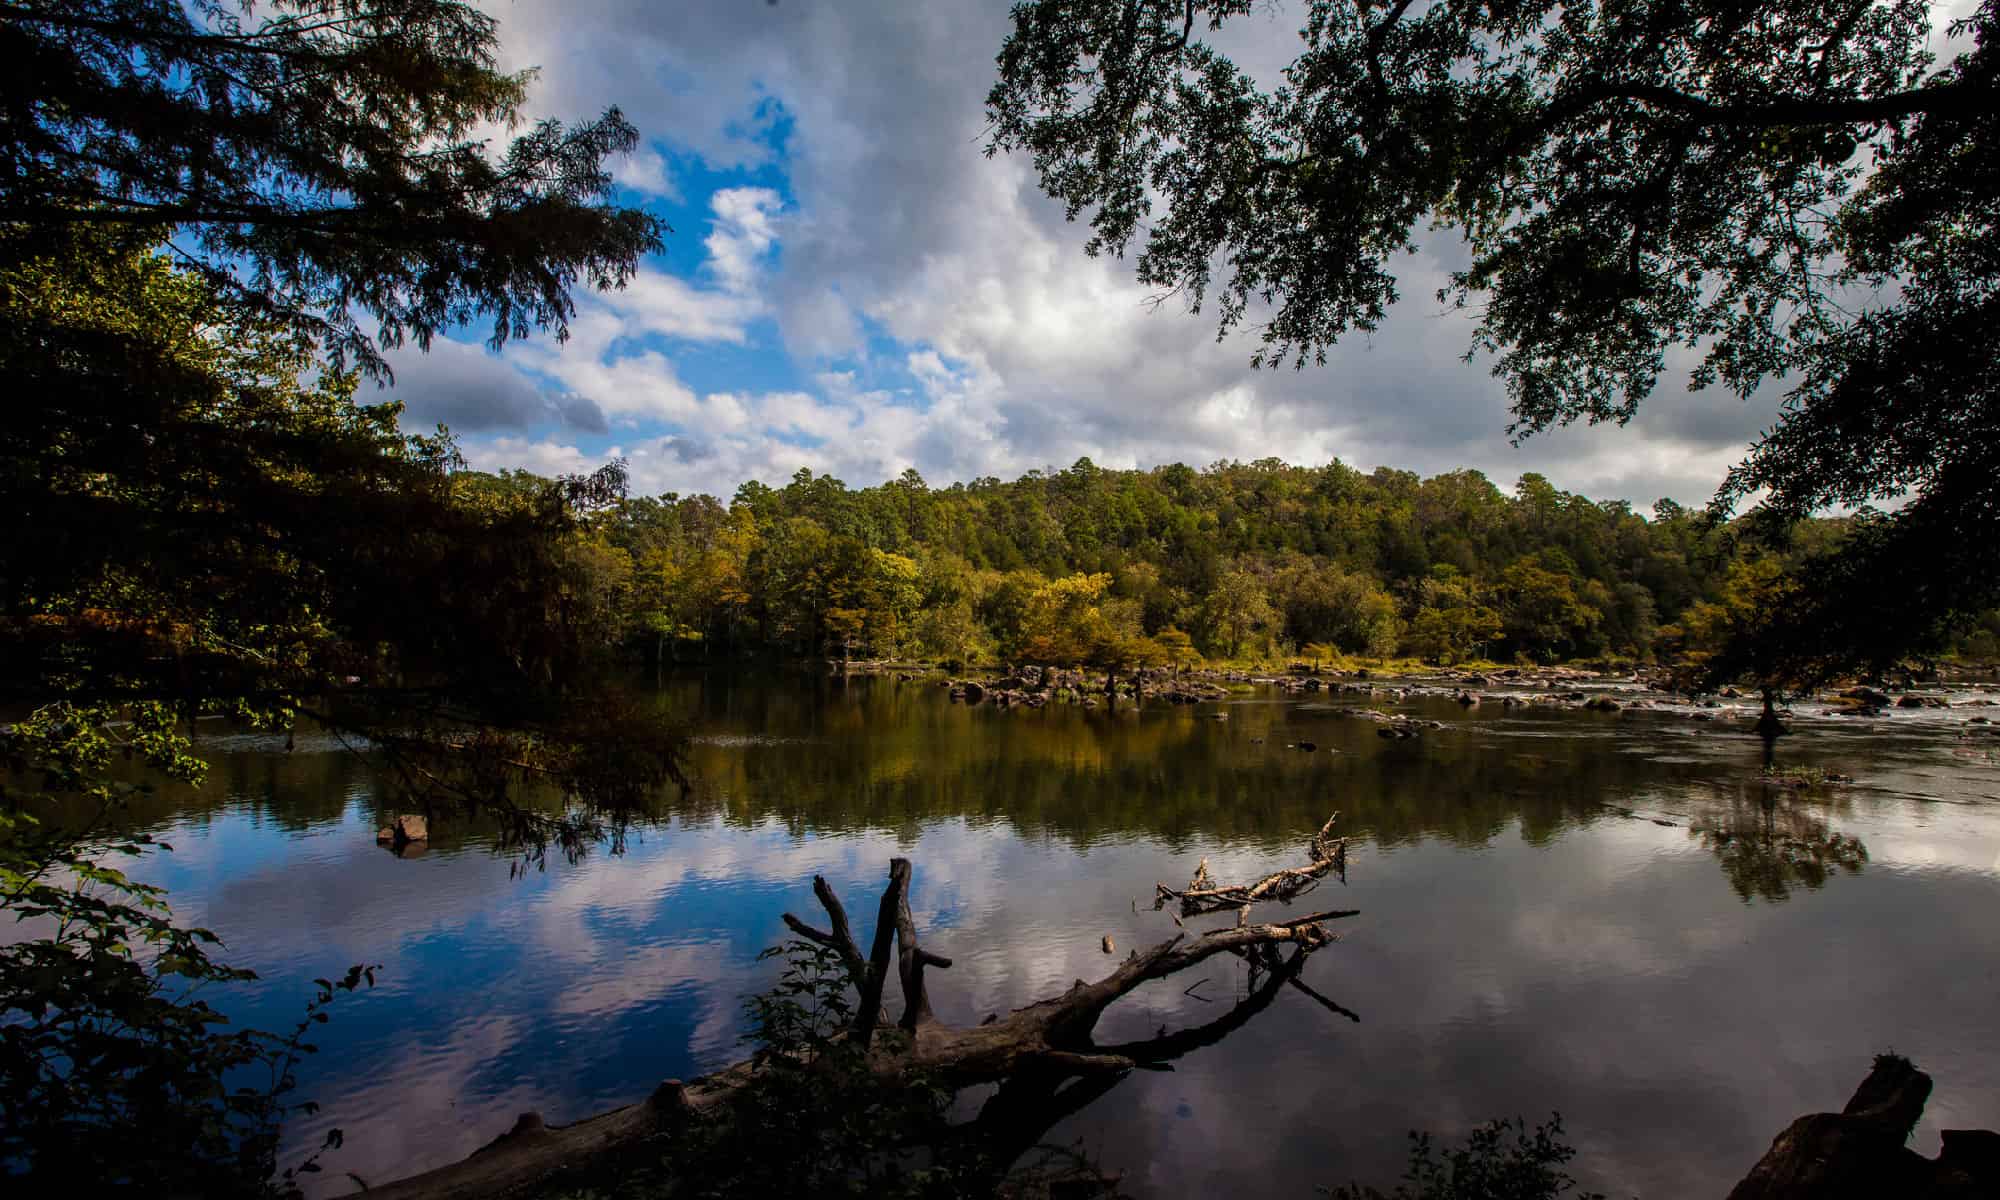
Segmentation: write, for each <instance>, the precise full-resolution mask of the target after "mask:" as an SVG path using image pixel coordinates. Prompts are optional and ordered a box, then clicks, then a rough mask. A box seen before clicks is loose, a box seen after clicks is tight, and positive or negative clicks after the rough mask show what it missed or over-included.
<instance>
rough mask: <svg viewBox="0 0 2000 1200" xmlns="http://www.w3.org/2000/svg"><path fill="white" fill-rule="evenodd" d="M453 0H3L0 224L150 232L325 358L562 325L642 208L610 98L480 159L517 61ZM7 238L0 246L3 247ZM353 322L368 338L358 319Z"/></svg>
mask: <svg viewBox="0 0 2000 1200" xmlns="http://www.w3.org/2000/svg"><path fill="white" fill-rule="evenodd" d="M497 39H498V25H497V22H496V21H495V20H494V18H492V17H490V16H488V15H486V14H485V13H482V12H480V11H479V10H478V9H476V8H474V7H473V6H472V5H470V4H466V3H461V2H459V0H268V2H267V3H265V4H262V5H259V6H257V7H256V8H255V9H251V8H249V6H239V5H237V4H234V3H226V2H224V0H192V2H190V3H178V2H176V0H14V2H13V3H10V4H8V5H7V7H6V9H5V10H4V11H0V48H4V50H5V52H6V53H5V57H6V58H7V60H8V61H9V62H11V63H14V64H16V69H15V70H13V71H11V72H10V73H9V84H8V86H7V87H6V88H5V89H4V90H0V129H3V130H4V137H0V146H4V149H0V155H4V159H0V161H4V163H5V167H4V169H0V226H4V227H6V228H10V229H14V230H17V231H23V232H27V233H29V234H30V235H31V236H30V237H29V238H27V239H25V241H24V242H13V243H12V244H13V246H14V249H15V252H16V253H19V252H20V250H21V248H22V247H23V246H24V245H25V246H26V247H27V248H28V249H29V250H30V251H32V250H33V248H34V246H35V245H36V243H37V241H38V239H39V238H40V237H41V236H43V235H45V234H46V233H47V231H50V230H54V229H63V228H72V227H75V226H78V225H85V224H87V225H93V226H108V227H118V228H124V229H129V230H135V231H139V232H140V233H141V234H142V236H145V237H147V238H148V239H151V240H160V239H165V238H167V237H169V236H171V237H172V239H173V240H172V246H173V248H174V253H175V254H176V255H177V256H179V257H180V259H181V261H182V262H183V263H184V264H186V265H189V266H191V267H192V268H193V269H195V270H196V271H198V272H199V273H200V274H202V275H203V276H204V277H205V278H206V279H207V280H208V282H209V283H210V284H211V285H213V286H216V287H217V288H218V289H220V290H222V291H223V292H224V293H225V294H226V295H227V297H228V298H230V299H233V300H236V301H239V302H242V303H245V304H249V305H251V306H253V307H255V308H257V309H259V310H261V311H262V312H264V313H266V314H267V315H273V316H278V317H281V318H282V319H283V322H284V324H285V325H286V327H288V328H291V329H293V330H295V331H297V332H299V333H302V334H305V335H308V336H309V337H310V338H311V339H313V340H314V341H316V342H318V343H320V344H322V345H323V347H324V348H325V349H326V350H328V351H329V352H330V353H331V354H332V357H333V360H334V362H335V364H336V365H339V364H342V363H344V362H348V361H352V362H358V363H359V364H361V365H362V366H364V367H366V368H370V369H371V370H380V369H382V360H381V356H380V353H379V347H381V346H395V345H399V344H401V343H402V342H403V341H404V340H405V339H408V340H411V341H414V342H415V343H416V344H417V345H419V346H428V345H429V344H430V340H431V339H432V338H433V337H434V336H436V335H437V334H438V333H440V332H442V331H444V330H445V329H448V328H450V327H452V326H457V325H463V324H466V323H469V322H473V321H478V320H482V319H483V320H487V321H490V326H489V328H490V331H491V339H492V342H493V343H494V344H495V345H498V344H500V343H502V342H505V341H507V340H508V339H510V338H517V337H522V336H525V335H527V334H528V333H529V332H530V331H531V330H534V329H544V330H552V331H555V332H557V333H560V332H561V331H562V330H563V329H564V327H565V325H566V323H567V320H568V318H569V316H570V314H571V312H572V311H573V309H572V301H571V299H570V294H571V291H572V290H573V289H574V288H575V287H576V286H577V285H579V284H587V285H589V286H591V287H597V288H603V287H611V286H616V285H619V284H622V283H623V282H624V281H625V280H626V279H628V278H629V277H630V276H631V274H632V272H633V271H634V270H635V269H636V267H637V265H638V260H639V257H640V256H641V255H642V254H645V253H647V252H648V251H651V250H655V249H658V248H659V245H660V234H661V232H662V230H663V228H664V226H662V225H661V223H660V222H659V221H658V220H657V219H656V218H654V217H652V216H650V215H648V214H646V213H644V212H641V211H639V210H636V209H628V208H619V207H615V206H613V205H611V204H610V203H608V197H609V195H610V190H611V176H610V173H609V171H608V170H607V169H606V167H605V159H606V158H607V157H608V156H610V155H613V154H617V153H620V152H623V151H626V150H630V149H632V148H633V146H635V145H636V144H637V142H638V133H637V131H636V130H634V129H633V128H632V126H631V125H630V124H629V123H627V122H626V121H625V119H624V118H623V117H622V116H620V115H619V113H618V111H617V110H616V109H613V110H611V111H609V112H607V113H605V114H604V115H603V116H601V117H599V118H598V119H596V120H594V121H589V122H586V123H584V124H581V125H577V126H574V127H565V126H564V125H562V124H561V123H560V122H557V121H541V122H538V123H536V124H535V125H533V126H532V127H531V128H530V129H529V130H528V131H527V132H526V133H525V134H523V135H522V136H520V137H518V138H516V139H514V141H513V142H512V143H511V144H509V146H508V147H507V150H506V152H505V153H504V154H501V155H497V156H496V155H494V154H492V153H490V152H489V147H488V146H487V144H486V143H485V142H484V141H483V140H481V139H480V138H479V136H478V134H479V132H480V131H481V130H483V129H489V128H493V127H505V126H509V125H513V124H515V123H517V122H518V121H519V119H520V108H521V104H522V102H523V100H524V99H525V98H526V95H527V87H528V82H529V80H530V78H531V77H532V76H531V73H520V74H513V75H508V74H503V73H501V72H500V71H498V70H496V69H495V66H494V64H495V61H496V54H495V51H496V47H497ZM11 241H12V239H10V242H11ZM369 326H372V327H373V334H372V336H371V335H370V333H369V332H368V327H369Z"/></svg>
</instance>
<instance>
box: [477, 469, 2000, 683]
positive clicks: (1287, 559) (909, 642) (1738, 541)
mask: <svg viewBox="0 0 2000 1200" xmlns="http://www.w3.org/2000/svg"><path fill="white" fill-rule="evenodd" d="M467 482H468V484H469V486H472V487H474V488H491V489H496V490H498V491H500V492H502V493H507V492H516V491H518V492H521V493H523V494H528V493H533V492H534V491H536V490H538V489H541V488H544V487H546V486H547V481H544V480H539V479H536V478H535V477H534V476H532V475H528V474H526V473H523V472H511V471H503V472H501V473H500V474H499V475H497V476H495V475H478V474H476V473H474V474H472V475H471V477H470V478H468V480H467ZM1851 524H1852V522H1851V520H1849V519H1845V518H1836V517H1817V518H1809V519H1805V520H1802V521H1799V522H1796V523H1794V524H1792V525H1790V526H1789V527H1787V528H1786V529H1784V530H1783V531H1782V532H1783V535H1784V536H1783V537H1773V536H1770V535H1769V534H1768V533H1767V532H1766V531H1765V530H1764V529H1763V528H1762V527H1759V526H1757V525H1755V524H1754V523H1752V522H1748V521H1744V520H1737V521H1733V522H1732V521H1729V520H1725V519H1723V518H1721V517H1719V516H1717V515H1716V514H1714V513H1712V512H1710V511H1709V510H1707V509H1691V508H1688V507H1686V506H1683V505H1681V504H1678V503H1676V502H1674V501H1672V500H1660V501H1659V502H1658V503H1656V504H1655V505H1654V506H1653V509H1652V513H1651V514H1650V515H1643V514H1641V513H1639V512H1636V511H1634V510H1633V509H1632V507H1631V506H1630V505H1629V504H1627V503H1625V502H1624V501H1620V500H1612V501H1594V500H1592V499H1590V498H1589V497H1586V496H1582V495H1576V494H1573V493H1569V492H1565V491H1562V490H1560V489H1558V488H1556V487H1555V486H1554V485H1552V484H1551V483H1550V482H1549V481H1548V480H1547V479H1545V478H1543V477H1542V476H1540V475H1535V474H1529V475H1524V476H1522V477H1521V479H1520V480H1519V482H1518V483H1517V484H1516V485H1515V487H1514V489H1513V491H1512V493H1511V494H1509V493H1508V492H1505V491H1503V490H1501V489H1500V488H1499V487H1498V486H1496V485H1495V484H1494V483H1493V482H1492V481H1490V480H1489V479H1487V478H1486V477H1485V476H1484V475H1482V474H1481V473H1479V472H1477V471H1454V472H1449V473H1445V474H1441V475H1435V476H1432V477H1431V478H1429V479H1422V478H1419V477H1418V476H1416V475H1415V474H1412V473H1410V472H1407V471H1397V470H1392V469H1389V468H1381V469H1378V470H1375V471H1373V472H1372V473H1367V474H1364V473H1362V472H1360V471H1358V470H1356V469H1354V468H1352V467H1349V466H1347V465H1345V464H1343V463H1340V462H1333V463H1329V464H1327V465H1325V466H1319V467H1313V466H1292V465H1288V464H1286V463H1283V462H1281V461H1279V460H1277V459H1260V460H1258V461H1256V462H1252V463H1247V464H1245V463H1237V462H1221V463H1216V464H1214V465H1212V466H1210V467H1207V468H1206V469H1203V470H1195V469H1193V468H1190V467H1187V466H1185V465H1182V464H1179V463H1176V464H1172V465H1169V466H1162V467H1157V468H1153V469H1150V470H1129V471H1121V470H1111V469H1106V468H1102V467H1099V466H1097V465H1096V464H1094V463H1093V462H1091V461H1090V460H1089V459H1088V458H1085V459H1080V460H1078V461H1077V462H1076V463H1075V464H1073V465H1071V466H1070V467H1068V468H1067V469H1051V470H1046V471H1041V470H1037V471H1029V472H1027V473H1026V474H1025V475H1023V476H1021V477H1020V478H1019V479H1016V480H1013V481H1011V482H1006V483H1003V482H1001V481H1000V480H998V479H992V478H983V479H975V480H973V481H971V482H970V483H953V484H951V485H950V486H948V487H938V488H933V487H930V486H929V485H928V484H926V483H925V481H924V480H923V478H922V477H921V476H920V475H919V474H918V473H917V472H915V471H914V470H911V471H905V472H904V473H903V474H902V475H901V476H900V477H898V478H896V479H893V480H890V481H888V482H886V483H883V484H881V485H879V486H876V487H868V488H861V489H851V488H849V487H847V486H846V485H845V484H844V483H843V482H842V481H840V480H839V479H835V478H832V477H830V476H825V475H814V474H813V473H812V472H811V471H810V470H808V469H801V470H800V471H799V472H798V474H797V475H796V476H794V478H793V479H792V480H791V482H790V483H788V484H786V485H785V486H784V487H782V488H772V487H769V486H767V485H765V484H762V483H758V482H755V481H752V482H749V483H745V484H744V485H742V486H741V487H739V488H738V489H737V491H736V494H735V496H734V497H733V498H732V499H731V500H730V502H729V503H728V504H727V505H724V504H723V503H722V502H721V501H720V500H718V499H717V498H715V497H714V496H709V495H695V496H686V497H683V496H679V495H676V494H674V493H667V494H664V495H661V496H657V497H645V498H637V497H635V498H629V499H624V500H621V501H619V502H617V503H615V504H612V505H610V506H608V507H606V508H604V509H602V510H600V511H599V512H597V513H595V514H593V515H592V516H590V517H589V518H588V519H587V520H586V522H585V523H584V525H583V526H582V527H581V528H580V529H579V530H578V531H577V532H576V534H575V538H576V545H575V565H576V574H575V577H574V578H575V586H576V587H577V588H578V595H577V602H578V603H579V605H580V606H581V611H583V612H587V613H589V614H591V615H590V618H589V620H590V624H591V625H592V627H593V628H596V629H598V630H600V631H602V634H603V636H605V637H607V638H610V639H613V640H614V641H615V642H616V643H617V644H619V645H620V646H622V647H623V648H624V649H625V650H626V651H627V652H628V653H630V654H632V655H635V656H637V657H640V658H644V659H647V660H651V661H674V660H679V659H686V658H714V657H717V656H725V657H726V656H740V655H743V654H776V655H785V656H817V655H825V656H828V657H833V658H839V659H862V658H866V659H915V660H923V661H928V662H942V663H954V664H957V663H974V662H1000V661H1039V662H1050V663H1063V664H1066V665H1075V664H1085V663H1089V664H1096V665H1112V666H1118V665H1131V666H1185V665H1193V664H1195V663H1199V662H1204V661H1209V662H1225V663H1264V662H1290V661H1300V660H1302V661H1308V662H1330V661H1341V660H1350V659H1367V660H1383V659H1394V658H1406V659H1413V660H1419V661H1421V662H1424V663H1430V664H1439V665H1451V664H1458V663H1463V662H1468V661H1488V660H1490V661H1498V662H1532V663H1551V662H1558V661H1609V662H1616V663H1620V664H1639V663H1645V664H1659V665H1662V666H1669V667H1672V666H1685V665H1695V664H1700V663H1702V662H1703V661H1705V660H1706V659H1707V658H1708V656H1711V655H1713V654H1714V653H1716V652H1717V651H1718V650H1720V649H1721V648H1722V647H1724V646H1725V645H1726V644H1727V643H1728V640H1729V639H1730V638H1731V637H1732V636H1734V635H1737V634H1740V633H1742V632H1744V631H1746V630H1747V629H1749V628H1751V627H1752V626H1753V625H1754V623H1755V622H1756V621H1757V620H1758V619H1759V618H1760V616H1761V615H1762V609H1763V608H1764V607H1765V606H1766V605H1767V604H1768V603H1769V602H1770V600H1771V599H1772V597H1773V596H1775V595H1776V594H1777V593H1778V592H1779V591H1781V590H1782V589H1783V588H1785V587H1787V586H1790V585H1792V584H1793V583H1794V582H1795V565H1796V564H1797V563H1798V562H1799V561H1800V559H1801V556H1806V555H1817V554H1824V553H1827V552H1829V551H1831V550H1833V549H1835V548H1837V547H1838V545H1839V544H1840V542H1841V540H1842V539H1843V538H1844V537H1845V536H1846V534H1847V532H1848V528H1849V526H1850V525H1851ZM1953 633H1954V636H1953V638H1952V640H1951V641H1950V642H1949V643H1947V644H1946V645H1945V646H1943V647H1941V649H1943V650H1945V651H1946V652H1948V653H1954V654H1958V655H1962V656H1965V657H1968V658H1972V659H1978V660H1987V659H1991V658H1992V657H1994V655H1995V652H1996V649H2000V640H1996V634H2000V617H1996V615H1995V614H1993V613H1988V614H1987V615H1986V616H1985V617H1984V618H1982V619H1975V620H1962V621H1960V622H1959V623H1958V625H1957V626H1956V627H1955V629H1954V631H1953Z"/></svg>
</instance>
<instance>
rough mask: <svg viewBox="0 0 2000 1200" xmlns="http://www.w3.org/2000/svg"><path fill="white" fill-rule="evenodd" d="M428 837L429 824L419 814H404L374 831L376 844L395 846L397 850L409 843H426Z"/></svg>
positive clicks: (429, 834)
mask: <svg viewBox="0 0 2000 1200" xmlns="http://www.w3.org/2000/svg"><path fill="white" fill-rule="evenodd" d="M430 837H431V827H430V822H429V821H426V820H425V819H424V818H423V816H422V814H419V813H404V814H402V815H401V816H399V817H397V818H396V819H395V820H393V821H391V822H389V823H388V824H387V825H385V826H383V827H382V828H381V829H378V830H376V831H375V841H376V843H377V844H379V845H383V846H395V847H397V848H398V849H400V848H402V847H404V846H407V845H409V844H410V843H411V842H428V841H429V840H430Z"/></svg>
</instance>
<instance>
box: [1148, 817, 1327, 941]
mask: <svg viewBox="0 0 2000 1200" xmlns="http://www.w3.org/2000/svg"><path fill="white" fill-rule="evenodd" d="M1339 819H1340V814H1339V813H1335V814H1333V815H1332V816H1330V817H1328V818H1327V819H1326V824H1324V825H1321V826H1320V827H1319V832H1318V833H1315V834H1313V836H1312V840H1311V841H1310V842H1308V843H1307V844H1306V849H1307V852H1308V853H1310V854H1311V855H1312V858H1311V861H1309V862H1308V863H1306V865H1305V866H1303V867H1286V868H1284V869H1282V870H1278V871H1273V872H1271V873H1270V874H1269V875H1266V876H1264V878H1262V879H1260V880H1258V881H1257V882H1255V883H1247V884H1231V885H1225V884H1219V883H1217V882H1215V880H1214V878H1213V877H1211V876H1210V875H1209V873H1208V860H1207V859H1205V858H1204V859H1202V860H1201V862H1200V864H1198V865H1197V866H1196V867H1195V869H1194V878H1193V879H1192V880H1190V881H1189V882H1188V885H1187V886H1186V887H1184V888H1180V889H1178V890H1177V889H1174V888H1170V887H1168V886H1167V885H1166V884H1164V883H1155V884H1154V885H1153V889H1154V898H1153V908H1154V909H1155V910H1156V911H1157V910H1159V909H1161V908H1164V907H1165V906H1166V905H1167V904H1169V903H1178V904H1179V905H1180V910H1181V915H1182V916H1187V917H1193V916H1200V915H1202V914H1203V913H1212V912H1220V911H1222V910H1223V909H1230V908H1234V909H1243V910H1247V909H1248V908H1249V907H1250V906H1251V905H1253V904H1256V903H1257V902H1258V901H1260V900H1278V901H1282V902H1284V903H1286V904H1289V903H1291V902H1292V901H1293V900H1295V899H1297V898H1298V897H1300V896H1302V895H1304V894H1305V893H1307V892H1309V891H1311V890H1312V889H1313V888H1315V887H1318V886H1319V881H1320V880H1321V879H1322V878H1324V877H1325V876H1326V875H1327V873H1328V872H1332V871H1337V872H1339V873H1340V878H1341V881H1342V882H1345V881H1346V879H1347V839H1346V838H1337V837H1334V836H1333V823H1334V822H1335V821H1337V820H1339ZM1242 920H1243V921H1245V922H1246V923H1247V921H1248V918H1247V917H1243V918H1242Z"/></svg>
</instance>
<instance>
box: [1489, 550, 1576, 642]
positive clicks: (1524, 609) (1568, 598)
mask: <svg viewBox="0 0 2000 1200" xmlns="http://www.w3.org/2000/svg"><path fill="white" fill-rule="evenodd" d="M1494 600H1495V602H1496V604H1497V606H1498V611H1499V614H1500V632H1501V635H1502V637H1503V638H1505V645H1506V648H1507V650H1508V651H1509V652H1510V653H1514V654H1525V655H1527V656H1529V657H1531V658H1534V659H1537V660H1540V661H1544V662H1547V661H1552V660H1554V659H1559V658H1564V657H1567V656H1571V655H1574V654H1576V653H1579V652H1582V651H1584V650H1586V649H1587V648H1588V647H1589V645H1590V638H1591V636H1592V635H1593V634H1594V633H1595V631H1596V629H1597V626H1598V624H1599V623H1600V622H1601V621H1602V620H1603V614H1602V613H1600V612H1599V611H1598V610H1597V609H1595V608H1592V607H1591V606H1590V605H1588V604H1585V603H1584V602H1583V600H1582V599H1580V598H1579V597H1578V596H1577V594H1576V586H1575V582H1574V581H1573V580H1572V579H1571V578H1570V577H1569V576H1568V575H1565V574H1562V573H1561V572H1558V571H1551V570H1548V569H1547V568H1546V567H1543V566H1541V565H1539V564H1537V563H1535V562H1532V561H1530V560H1528V559H1522V560H1521V561H1519V562H1517V563H1515V564H1514V565H1513V566H1511V567H1508V568H1507V569H1506V571H1504V572H1502V573H1501V575H1500V579H1499V581H1498V582H1497V583H1496V584H1495V587H1494Z"/></svg>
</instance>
